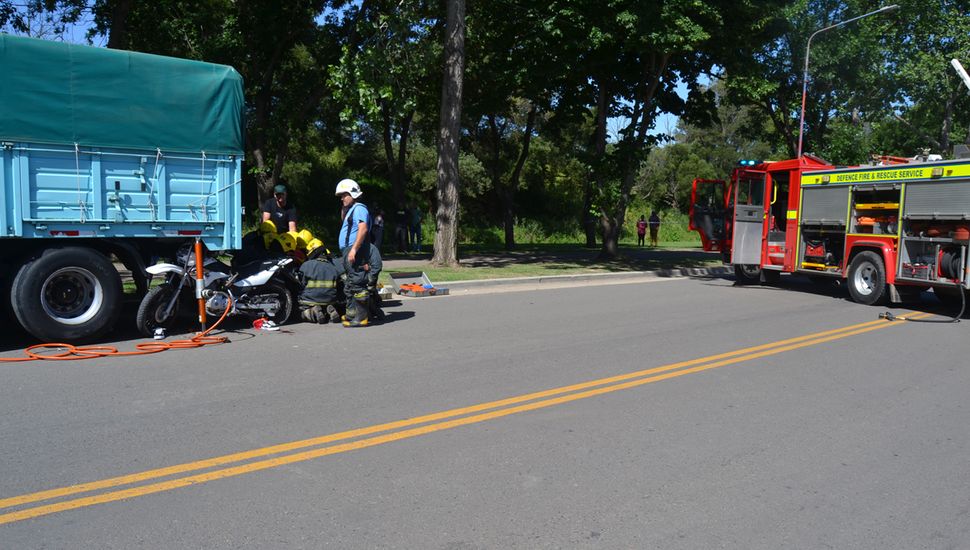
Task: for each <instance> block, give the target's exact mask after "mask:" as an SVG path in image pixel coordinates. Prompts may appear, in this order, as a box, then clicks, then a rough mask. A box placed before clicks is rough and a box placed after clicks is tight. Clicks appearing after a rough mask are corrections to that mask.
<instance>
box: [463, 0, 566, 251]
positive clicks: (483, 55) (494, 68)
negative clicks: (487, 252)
mask: <svg viewBox="0 0 970 550" xmlns="http://www.w3.org/2000/svg"><path fill="white" fill-rule="evenodd" d="M544 6H545V2H527V1H517V2H509V1H501V0H500V1H494V2H481V3H475V4H474V5H473V7H472V10H471V12H470V14H469V27H470V29H471V30H470V31H469V44H468V56H467V57H468V67H467V69H466V76H465V88H466V94H465V97H466V101H465V106H464V111H465V112H466V113H467V115H466V119H467V120H468V123H467V125H468V127H469V130H470V137H471V138H472V141H473V143H472V148H473V151H475V154H476V155H477V156H478V157H479V158H480V159H481V161H482V163H483V164H484V165H485V166H486V167H487V170H488V172H489V175H490V177H491V184H492V189H493V191H494V193H495V195H496V196H497V198H498V199H499V202H500V204H501V219H502V224H503V227H504V234H505V235H504V239H505V248H506V249H508V250H511V249H512V248H514V247H515V214H516V206H515V201H516V193H517V192H518V190H519V186H520V185H521V182H522V174H523V171H524V168H525V164H526V161H527V160H528V158H529V150H530V146H531V143H532V139H533V137H534V136H535V134H536V133H537V130H538V126H539V124H540V121H541V119H542V116H541V114H540V112H541V111H547V110H548V108H549V103H550V98H551V96H552V90H553V88H554V86H555V84H554V81H555V80H556V79H558V78H560V77H559V73H560V72H561V68H560V67H557V66H555V65H553V64H550V63H548V62H547V59H546V58H545V53H546V52H548V51H549V50H550V48H553V47H554V45H553V44H552V43H551V42H550V40H549V36H548V35H547V34H545V33H542V32H537V29H542V18H541V14H542V10H543V9H544Z"/></svg>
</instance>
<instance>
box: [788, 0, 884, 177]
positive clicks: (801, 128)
mask: <svg viewBox="0 0 970 550" xmlns="http://www.w3.org/2000/svg"><path fill="white" fill-rule="evenodd" d="M896 9H899V5H897V4H892V5H891V6H883V7H881V8H879V9H878V10H876V11H871V12H869V13H864V14H862V15H860V16H858V17H853V18H852V19H846V20H845V21H842V22H839V23H836V24H834V25H831V26H828V27H825V28H824V29H819V30H817V31H815V32H814V33H812V36H809V37H808V46H806V48H805V72H804V74H803V76H802V117H801V120H800V121H799V122H798V158H802V137H803V136H804V134H805V94H806V93H807V92H808V52H809V51H810V50H811V49H812V39H813V38H815V35H817V34H819V33H823V32H825V31H830V30H832V29H834V28H837V27H841V26H842V25H847V24H849V23H852V22H853V21H858V20H860V19H862V18H863V17H869V16H870V15H876V14H877V13H883V12H887V11H892V10H896Z"/></svg>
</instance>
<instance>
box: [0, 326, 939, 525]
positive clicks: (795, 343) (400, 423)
mask: <svg viewBox="0 0 970 550" xmlns="http://www.w3.org/2000/svg"><path fill="white" fill-rule="evenodd" d="M928 316H929V314H926V313H915V314H912V315H909V316H908V317H909V318H910V319H916V318H921V317H928ZM894 324H898V323H891V322H888V321H884V320H877V321H870V322H867V323H860V324H856V325H850V326H847V327H842V328H838V329H833V330H828V331H824V332H817V333H814V334H809V335H805V336H799V337H797V338H790V339H787V340H781V341H777V342H772V343H769V344H762V345H760V346H753V347H748V348H744V349H739V350H736V351H731V352H727V353H721V354H718V355H710V356H707V357H701V358H698V359H691V360H689V361H681V362H678V363H671V364H668V365H663V366H660V367H655V368H651V369H646V370H640V371H637V372H631V373H627V374H622V375H619V376H612V377H609V378H600V379H598V380H591V381H589V382H583V383H580V384H573V385H571V386H563V387H559V388H553V389H549V390H544V391H540V392H535V393H529V394H525V395H519V396H515V397H509V398H507V399H501V400H498V401H490V402H488V403H480V404H478V405H472V406H470V407H463V408H458V409H451V410H448V411H442V412H437V413H433V414H428V415H424V416H417V417H414V418H408V419H405V420H397V421H394V422H388V423H385V424H377V425H374V426H368V427H365V428H358V429H355V430H348V431H344V432H339V433H334V434H330V435H324V436H320V437H315V438H311V439H304V440H301V441H293V442H291V443H283V444H280V445H273V446H270V447H263V448H261V449H253V450H250V451H244V452H239V453H233V454H228V455H223V456H218V457H214V458H209V459H205V460H199V461H196V462H187V463H184V464H178V465H175V466H168V467H165V468H158V469H154V470H147V471H144V472H139V473H135V474H128V475H123V476H119V477H113V478H108V479H102V480H100V481H92V482H89V483H81V484H78V485H71V486H68V487H61V488H57V489H50V490H46V491H40V492H36V493H29V494H24V495H19V496H14V497H9V498H3V499H0V511H3V510H5V509H11V508H20V509H18V510H14V511H10V512H6V513H2V514H0V525H3V524H6V523H12V522H15V521H21V520H25V519H30V518H36V517H40V516H46V515H48V514H54V513H57V512H64V511H67V510H74V509H76V508H83V507H86V506H93V505H95V504H103V503H107V502H115V501H119V500H125V499H129V498H134V497H139V496H144V495H150V494H152V493H159V492H162V491H170V490H172V489H177V488H179V487H186V486H189V485H195V484H198V483H205V482H207V481H214V480H217V479H223V478H227V477H233V476H238V475H242V474H248V473H251V472H257V471H260V470H266V469H269V468H276V467H278V466H283V465H286V464H293V463H296V462H303V461H306V460H312V459H314V458H319V457H322V456H328V455H333V454H338V453H344V452H347V451H354V450H358V449H364V448H367V447H373V446H375V445H381V444H383V443H390V442H392V441H399V440H402V439H407V438H411V437H416V436H419V435H425V434H429V433H434V432H438V431H441V430H447V429H450V428H456V427H459V426H466V425H469V424H476V423H479V422H485V421H487V420H492V419H495V418H501V417H503V416H509V415H512V414H517V413H521V412H526V411H532V410H536V409H543V408H546V407H551V406H554V405H561V404H563V403H569V402H571V401H578V400H580V399H586V398H589V397H594V396H597V395H603V394H606V393H611V392H615V391H619V390H625V389H629V388H635V387H637V386H642V385H645V384H650V383H653V382H659V381H661V380H667V379H670V378H675V377H678V376H683V375H685V374H692V373H696V372H701V371H705V370H710V369H715V368H718V367H723V366H726V365H732V364H735V363H740V362H742V361H750V360H752V359H758V358H761V357H767V356H770V355H776V354H779V353H784V352H787V351H792V350H796V349H799V348H804V347H808V346H814V345H818V344H822V343H825V342H829V341H832V340H839V339H842V338H848V337H850V336H855V335H857V334H863V333H866V332H870V331H874V330H879V329H881V328H887V327H890V326H893V325H894ZM382 432H388V433H382ZM374 434H380V435H374ZM365 436H372V437H365ZM347 440H350V441H347ZM335 442H342V443H339V444H335V445H327V444H329V443H335ZM293 451H298V452H293ZM274 455H276V456H274ZM266 457H269V458H266ZM257 459H259V460H257ZM195 472H198V473H195ZM181 474H190V475H185V476H181ZM162 478H171V479H165V480H162V481H154V482H152V483H147V484H145V483H144V482H148V481H152V480H159V479H162ZM135 484H137V485H135ZM125 485H135V486H133V487H130V488H125V489H116V490H111V491H106V492H101V493H98V494H94V495H90V496H79V497H75V495H81V494H83V493H91V492H94V491H103V490H105V489H113V488H116V487H121V486H125ZM64 497H75V498H70V499H67V500H60V501H58V502H53V503H50V504H39V505H35V506H28V505H32V504H35V503H40V502H44V501H48V500H54V499H62V498H64Z"/></svg>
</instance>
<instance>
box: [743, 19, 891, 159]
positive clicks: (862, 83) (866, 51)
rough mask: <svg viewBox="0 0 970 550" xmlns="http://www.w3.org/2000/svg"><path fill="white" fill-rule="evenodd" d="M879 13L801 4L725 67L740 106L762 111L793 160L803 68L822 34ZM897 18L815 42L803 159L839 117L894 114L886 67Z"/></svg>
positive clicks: (842, 30) (828, 34)
mask: <svg viewBox="0 0 970 550" xmlns="http://www.w3.org/2000/svg"><path fill="white" fill-rule="evenodd" d="M871 10H872V4H871V3H870V2H866V1H862V0H798V1H797V2H793V3H791V4H789V5H787V6H786V7H784V8H783V9H782V10H781V12H780V16H779V17H777V18H774V19H773V20H772V21H771V23H770V24H769V25H768V26H766V27H765V29H764V36H763V38H762V39H760V40H757V41H754V42H751V43H750V45H748V46H746V47H744V49H743V50H742V54H743V55H740V56H735V57H733V58H731V59H730V62H729V63H727V64H726V65H725V72H726V78H725V82H726V84H727V88H728V89H729V95H730V97H731V98H732V100H733V101H736V102H738V103H739V104H743V105H751V106H755V107H757V108H758V109H760V110H761V111H762V112H763V113H764V114H765V116H767V117H768V119H769V120H770V121H771V123H772V126H773V128H774V132H775V134H776V135H777V136H778V140H779V141H780V142H781V144H782V145H783V147H784V150H785V153H784V154H786V155H787V156H788V157H789V158H794V157H795V156H796V155H797V152H798V151H797V150H798V134H799V132H798V122H799V119H800V108H801V95H802V81H803V78H802V76H803V67H804V63H805V49H806V45H807V42H808V38H809V37H810V36H811V35H812V34H813V33H814V32H815V31H817V30H819V29H822V28H825V27H828V26H830V25H833V24H835V23H838V22H840V21H844V20H847V19H849V18H851V17H854V16H857V15H862V14H864V13H866V12H868V11H871ZM894 21H895V19H894V15H893V14H891V13H890V14H880V15H878V16H874V17H868V18H865V19H862V20H859V21H856V22H854V23H851V24H850V25H849V26H846V27H840V28H837V29H833V30H831V31H827V32H824V33H822V34H819V35H817V36H816V38H815V40H813V41H812V49H811V53H810V55H811V58H810V60H809V75H810V80H809V86H808V93H807V96H806V97H807V98H808V101H807V102H806V109H805V129H804V144H803V147H802V149H803V151H812V150H816V151H817V150H820V149H821V147H823V146H824V143H825V139H826V136H827V133H828V130H829V122H830V121H831V120H833V119H834V118H835V117H836V116H838V114H839V113H850V112H853V111H855V112H856V113H857V116H862V117H870V118H878V117H879V116H880V115H881V114H884V113H887V112H888V105H889V100H890V98H891V95H890V94H889V93H888V91H889V89H890V86H891V80H890V79H889V75H888V74H887V67H886V63H885V59H886V55H885V52H886V51H887V45H886V40H887V36H888V35H889V34H890V33H888V32H887V30H888V29H890V28H891V26H892V25H893V24H894Z"/></svg>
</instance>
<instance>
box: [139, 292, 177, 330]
mask: <svg viewBox="0 0 970 550" xmlns="http://www.w3.org/2000/svg"><path fill="white" fill-rule="evenodd" d="M174 295H175V289H174V288H172V285H170V284H168V283H165V284H162V285H159V286H157V287H155V288H153V289H151V290H149V291H148V294H146V295H145V297H144V298H142V300H141V303H140V304H138V313H137V314H136V315H135V326H136V327H138V332H140V333H142V334H143V335H144V336H153V335H154V334H155V329H157V328H164V329H170V328H172V327H173V326H174V325H175V324H176V323H177V322H178V320H179V318H180V316H181V315H180V314H181V309H182V308H181V306H182V301H181V300H176V302H175V305H173V306H172V309H171V311H169V310H168V305H169V303H170V302H171V301H172V297H173V296H174Z"/></svg>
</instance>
